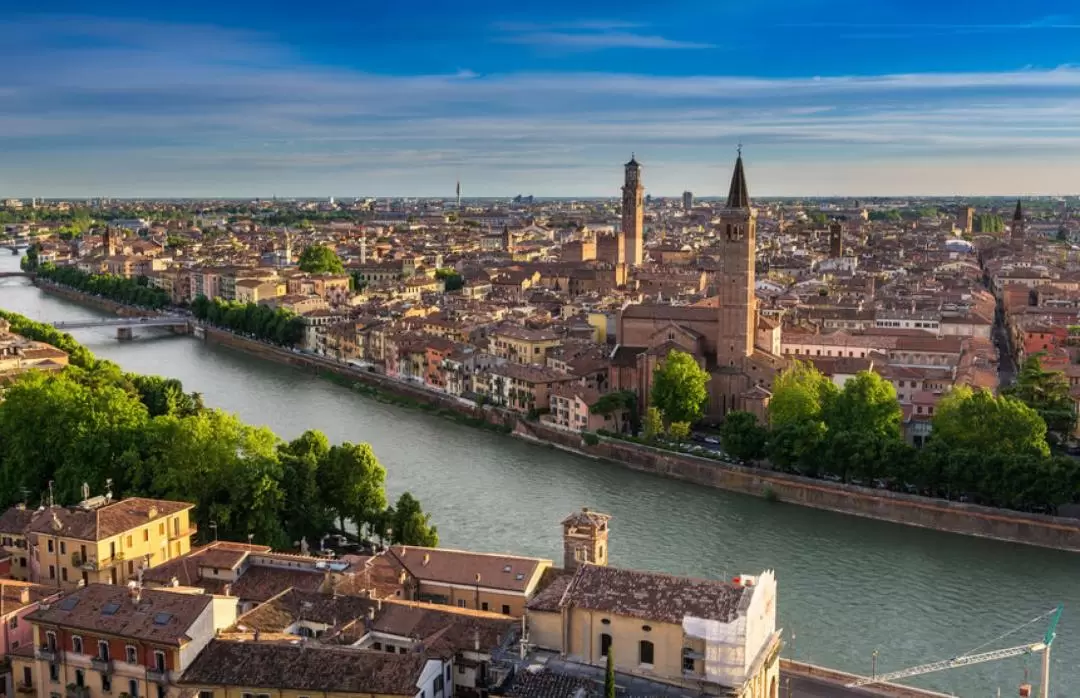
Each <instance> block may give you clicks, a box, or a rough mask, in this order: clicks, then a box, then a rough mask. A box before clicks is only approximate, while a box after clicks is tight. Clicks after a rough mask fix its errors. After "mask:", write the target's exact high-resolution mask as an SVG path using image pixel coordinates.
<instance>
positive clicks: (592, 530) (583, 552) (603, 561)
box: [562, 507, 611, 572]
mask: <svg viewBox="0 0 1080 698" xmlns="http://www.w3.org/2000/svg"><path fill="white" fill-rule="evenodd" d="M610 520H611V516H609V515H608V514H601V513H600V512H598V511H590V510H589V508H588V507H582V509H581V511H575V512H574V513H573V514H571V515H570V516H567V517H566V518H565V519H563V520H562V527H563V569H565V570H566V571H568V572H573V571H574V570H576V569H577V568H578V567H579V566H580V565H583V564H593V565H607V563H608V521H610Z"/></svg>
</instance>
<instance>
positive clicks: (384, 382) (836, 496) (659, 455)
mask: <svg viewBox="0 0 1080 698" xmlns="http://www.w3.org/2000/svg"><path fill="white" fill-rule="evenodd" d="M37 283H38V285H39V286H40V287H41V288H42V290H44V291H47V292H49V293H54V294H56V295H59V296H63V297H65V298H70V299H72V300H75V301H78V302H80V303H86V304H89V305H93V306H95V307H98V308H101V309H103V310H106V311H109V312H115V313H117V314H120V315H136V314H141V311H138V310H135V309H131V308H126V307H124V306H123V305H121V304H118V303H114V302H112V301H109V300H105V299H102V298H96V297H93V296H88V295H86V294H84V293H80V292H78V291H74V290H72V289H67V288H63V287H58V286H55V285H53V284H48V283H47V282H42V281H40V280H39V281H38V282H37ZM205 338H206V341H210V342H215V343H217V344H222V345H224V346H230V347H234V348H236V349H240V350H242V351H245V352H247V353H250V354H253V355H255V356H259V357H261V358H264V359H268V360H270V361H277V362H279V363H284V364H288V365H291V366H295V367H298V368H303V369H306V370H311V371H315V372H319V373H329V374H333V375H334V376H336V377H338V378H340V379H346V380H348V381H351V382H354V383H358V384H362V385H366V386H369V387H371V388H375V389H377V390H378V391H380V392H382V393H386V394H389V395H395V396H399V397H402V398H406V399H409V400H413V401H415V402H417V403H422V404H429V405H432V406H433V407H434V408H436V409H438V410H440V411H445V412H444V413H452V414H453V415H454V416H456V417H463V418H466V419H469V420H477V422H479V421H482V422H486V423H487V424H491V425H496V426H499V427H503V428H508V427H512V428H513V434H514V436H517V437H518V438H522V439H526V440H530V441H535V442H539V443H544V444H549V445H553V446H556V447H558V448H562V449H565V450H567V451H573V452H575V453H579V454H581V455H585V456H589V457H593V458H602V459H605V460H609V461H612V462H614V463H617V464H619V465H622V466H625V467H628V468H632V469H634V470H639V471H642V472H648V473H653V474H656V475H662V476H664V477H670V478H675V479H678V480H685V481H687V482H692V483H695V484H698V485H704V486H707V487H716V488H718V489H724V490H729V491H732V492H740V493H742V494H749V495H753V496H756V497H766V498H769V499H775V500H777V501H780V502H787V503H791V504H800V505H803V506H808V507H813V508H815V509H827V510H829V511H835V512H839V513H843V514H851V515H854V516H862V517H866V518H871V519H878V520H880V521H889V522H893V523H899V524H905V525H908V526H919V527H922V528H930V529H935V530H939V531H947V532H951V533H960V534H964V535H970V536H978V537H981V538H992V539H996V540H1003V541H1010V542H1014V543H1024V544H1027V545H1036V546H1040V547H1045V548H1056V549H1059V550H1068V551H1073V552H1080V520H1077V519H1069V518H1063V517H1054V516H1041V515H1038V514H1025V513H1021V512H1014V511H1008V510H1004V509H993V508H990V507H981V506H977V505H974V504H962V503H959V502H947V501H942V500H936V499H929V498H926V497H917V496H912V495H907V494H901V493H896V492H888V491H885V490H877V489H869V488H864V487H856V486H854V485H843V484H838V483H832V482H827V481H824V480H815V479H811V478H803V477H798V476H795V475H788V474H785V473H777V472H772V471H769V470H761V469H756V468H746V467H741V466H737V465H730V464H727V463H721V462H717V461H713V460H709V459H707V458H699V457H696V456H692V455H687V454H681V453H672V452H670V451H664V450H661V449H656V448H650V447H648V446H643V445H641V444H635V443H630V442H626V441H620V440H618V439H610V438H601V439H600V442H599V443H598V444H596V445H595V446H590V445H588V444H586V443H585V442H584V441H583V440H582V438H581V436H580V434H577V433H573V432H567V431H563V430H560V429H556V428H554V427H550V426H547V425H543V424H538V423H533V422H527V421H524V420H520V419H518V417H517V415H514V414H512V413H509V412H506V411H505V410H500V409H496V408H492V407H484V408H479V407H476V406H473V405H471V404H468V403H465V402H463V401H461V400H458V399H456V398H454V397H452V396H449V395H440V394H437V393H434V392H432V391H430V390H427V389H425V388H423V387H422V386H419V385H415V386H414V385H410V384H408V383H405V382H403V381H399V380H395V379H392V378H388V377H386V376H384V375H382V374H379V373H372V372H366V371H359V370H357V369H355V368H352V367H346V366H343V365H341V364H339V363H337V362H335V361H331V360H327V359H323V358H319V357H315V356H312V355H310V354H298V353H296V352H292V351H288V350H286V349H281V348H279V347H274V346H271V345H268V344H264V343H263V342H258V341H255V340H251V339H247V338H245V337H241V336H238V335H235V334H233V333H231V332H226V331H222V330H215V329H211V328H207V329H206V334H205Z"/></svg>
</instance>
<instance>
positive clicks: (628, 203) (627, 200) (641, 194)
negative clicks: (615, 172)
mask: <svg viewBox="0 0 1080 698" xmlns="http://www.w3.org/2000/svg"><path fill="white" fill-rule="evenodd" d="M625 167H626V177H625V179H624V183H623V188H622V236H623V239H624V243H623V244H624V249H625V255H626V256H625V262H626V263H627V264H628V265H630V266H631V267H635V266H637V265H639V264H642V263H643V262H644V261H645V248H644V245H645V186H644V185H643V184H642V183H641V165H639V164H638V161H637V159H636V158H635V157H634V155H633V153H631V154H630V162H628V163H626V166H625Z"/></svg>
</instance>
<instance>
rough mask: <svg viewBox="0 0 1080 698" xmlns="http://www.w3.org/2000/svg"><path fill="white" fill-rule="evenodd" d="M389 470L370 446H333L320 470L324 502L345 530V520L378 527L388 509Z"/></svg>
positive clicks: (345, 444) (348, 444) (347, 444)
mask: <svg viewBox="0 0 1080 698" xmlns="http://www.w3.org/2000/svg"><path fill="white" fill-rule="evenodd" d="M385 482H386V469H385V468H383V466H382V464H381V463H379V459H378V458H376V457H375V452H374V451H372V450H371V446H370V444H363V443H362V444H352V443H348V442H345V443H343V444H341V445H340V446H333V447H331V449H330V451H329V452H328V453H327V454H326V457H325V458H324V459H323V464H322V466H321V467H320V469H319V485H320V487H321V488H322V501H323V502H324V503H325V504H326V506H327V507H328V508H329V509H330V510H331V511H333V513H334V515H335V516H337V518H338V520H339V521H340V522H341V528H342V529H344V528H345V521H346V520H350V521H352V522H353V523H355V524H356V527H357V529H358V530H360V529H361V528H362V527H363V526H365V525H368V526H376V525H378V524H379V518H380V517H381V516H382V514H383V512H384V511H385V510H386V490H385V489H384V483H385Z"/></svg>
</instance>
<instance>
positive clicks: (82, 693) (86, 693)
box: [67, 683, 90, 698]
mask: <svg viewBox="0 0 1080 698" xmlns="http://www.w3.org/2000/svg"><path fill="white" fill-rule="evenodd" d="M67 698H90V687H89V686H76V685H75V684H73V683H69V684H68V685H67Z"/></svg>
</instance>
